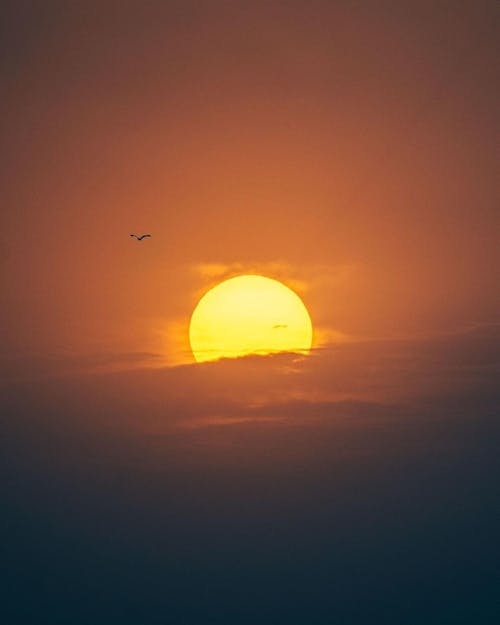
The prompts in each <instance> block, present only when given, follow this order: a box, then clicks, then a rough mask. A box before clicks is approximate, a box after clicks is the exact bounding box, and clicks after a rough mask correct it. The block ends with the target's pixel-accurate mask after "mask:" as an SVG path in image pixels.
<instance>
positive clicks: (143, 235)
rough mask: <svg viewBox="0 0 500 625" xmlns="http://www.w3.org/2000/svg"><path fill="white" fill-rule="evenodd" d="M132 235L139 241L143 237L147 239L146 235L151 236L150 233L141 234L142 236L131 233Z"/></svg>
mask: <svg viewBox="0 0 500 625" xmlns="http://www.w3.org/2000/svg"><path fill="white" fill-rule="evenodd" d="M130 236H131V237H135V238H136V239H137V240H138V241H142V240H143V239H145V238H146V237H150V236H151V235H150V234H141V236H140V237H138V236H137V235H136V234H131V235H130Z"/></svg>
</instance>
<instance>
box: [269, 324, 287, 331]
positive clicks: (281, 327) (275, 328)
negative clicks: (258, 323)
mask: <svg viewBox="0 0 500 625" xmlns="http://www.w3.org/2000/svg"><path fill="white" fill-rule="evenodd" d="M285 328H288V325H287V324H286V323H277V324H276V325H275V326H273V330H284V329H285Z"/></svg>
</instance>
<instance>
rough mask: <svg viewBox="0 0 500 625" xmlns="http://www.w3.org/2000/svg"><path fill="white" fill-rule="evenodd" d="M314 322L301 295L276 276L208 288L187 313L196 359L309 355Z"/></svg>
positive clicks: (248, 277)
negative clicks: (248, 355)
mask: <svg viewBox="0 0 500 625" xmlns="http://www.w3.org/2000/svg"><path fill="white" fill-rule="evenodd" d="M312 335H313V329H312V323H311V318H310V316H309V313H308V312H307V309H306V307H305V306H304V303H303V302H302V300H301V299H300V297H299V296H298V295H297V294H296V293H295V292H294V291H292V290H291V289H290V288H289V287H287V286H285V285H284V284H282V283H281V282H278V281H277V280H273V279H272V278H266V277H264V276H259V275H243V276H236V277H235V278H230V279H229V280H225V281H224V282H221V283H220V284H218V285H217V286H215V287H214V288H212V289H210V290H209V291H208V292H207V293H205V295H204V296H203V297H202V298H201V299H200V301H199V302H198V305H197V306H196V308H195V309H194V311H193V314H192V316H191V323H190V325H189V341H190V344H191V350H192V352H193V355H194V357H195V360H196V361H197V362H204V361H207V360H217V359H218V358H236V357H239V356H245V355H247V354H272V353H276V352H299V353H307V352H308V351H309V349H310V348H311V345H312Z"/></svg>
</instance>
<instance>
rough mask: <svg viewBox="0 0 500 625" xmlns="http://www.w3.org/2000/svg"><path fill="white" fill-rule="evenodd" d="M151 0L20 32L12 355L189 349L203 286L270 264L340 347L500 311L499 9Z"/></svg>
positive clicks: (9, 306)
mask: <svg viewBox="0 0 500 625" xmlns="http://www.w3.org/2000/svg"><path fill="white" fill-rule="evenodd" d="M385 4H386V3H382V5H384V7H385ZM127 6H128V8H123V7H122V6H121V5H120V7H119V10H117V5H116V4H114V3H109V4H106V8H103V7H102V5H101V3H95V4H94V3H85V4H84V6H83V7H80V8H75V7H76V5H75V7H73V8H70V7H67V6H62V7H61V9H60V11H59V12H57V13H55V12H53V13H51V14H50V15H49V14H48V13H47V14H46V13H44V11H43V9H41V8H40V9H39V10H38V11H31V12H27V11H25V12H24V13H23V12H22V11H18V12H16V13H15V15H14V17H15V23H14V26H15V28H14V26H12V30H13V31H15V32H16V35H15V38H14V36H13V35H9V33H6V37H5V42H4V44H3V45H4V47H5V51H6V52H5V54H4V55H3V57H4V61H3V63H4V65H5V69H6V72H5V77H4V93H5V95H4V97H3V98H2V102H1V103H0V107H1V112H2V126H3V133H2V134H3V137H4V139H3V141H4V149H3V167H2V190H1V193H2V205H3V207H4V210H3V220H2V239H1V265H0V271H1V276H2V290H3V305H2V311H1V324H0V325H1V327H2V334H3V336H2V342H3V345H4V349H5V352H6V355H7V356H9V357H17V356H19V355H23V356H27V357H29V356H30V355H36V356H37V357H43V356H47V357H64V356H65V355H71V356H75V355H87V356H88V355H95V354H103V353H112V354H115V353H125V354H128V353H135V352H152V353H155V354H161V355H162V356H164V357H165V358H166V359H167V360H168V361H169V362H179V360H182V359H183V358H185V356H186V350H187V343H186V342H185V337H186V334H185V327H186V323H187V321H188V319H189V316H190V314H191V312H192V309H193V307H194V305H195V304H196V301H197V298H198V297H199V295H200V294H201V293H202V292H203V291H204V290H205V289H207V288H208V287H209V286H211V285H213V284H214V283H216V282H217V280H218V279H219V278H222V277H225V276H227V275H234V274H235V273H244V272H247V271H257V272H261V273H263V274H265V275H269V276H270V277H275V278H277V279H281V280H283V281H285V282H286V283H288V284H291V285H294V286H295V287H296V288H297V290H298V292H299V293H300V294H301V296H302V297H303V299H304V301H305V303H306V305H307V307H308V309H309V310H310V313H311V316H312V319H313V323H314V325H315V327H316V329H317V336H318V337H321V340H322V341H323V342H324V341H329V340H331V338H332V337H336V336H339V333H340V334H341V335H347V336H349V337H351V338H352V337H354V338H355V339H358V338H380V337H385V338H387V337H408V336H412V337H413V336H419V335H425V336H427V335H429V334H436V333H437V334H439V333H442V332H448V331H457V330H462V329H464V328H467V327H469V326H470V325H471V324H481V323H486V322H491V321H492V320H494V319H495V318H496V315H497V308H498V300H497V297H496V292H497V279H498V275H497V269H496V268H497V266H498V251H497V248H496V246H495V243H496V240H497V236H498V213H497V210H496V209H497V205H498V188H497V185H496V184H495V179H494V173H495V168H494V145H495V140H496V138H497V135H496V133H495V124H494V121H495V120H494V113H495V106H494V98H493V96H494V87H493V84H494V79H495V70H494V63H493V59H494V53H495V45H496V42H495V37H494V31H493V28H492V26H491V15H490V13H489V9H487V8H485V7H481V8H480V9H477V10H476V9H474V8H473V5H470V6H469V7H466V8H463V9H462V10H455V9H456V7H455V9H454V8H453V7H452V6H451V5H447V4H443V5H442V6H440V7H436V6H435V3H432V4H430V3H429V4H426V3H415V5H414V6H412V8H411V10H408V7H405V10H403V9H402V8H401V9H398V8H397V7H395V6H394V5H393V4H392V3H391V7H392V8H391V10H387V9H385V8H384V10H382V7H379V9H376V8H375V7H369V6H363V4H358V5H356V3H347V2H346V3H338V4H336V5H335V6H334V7H332V3H329V2H314V1H313V2H311V3H308V4H307V8H304V4H303V3H300V2H289V3H285V4H284V5H280V4H278V3H276V4H274V3H265V2H254V3H251V4H250V3H248V4H247V3H245V4H244V5H239V4H238V3H234V2H213V3H206V4H203V3H202V4H201V6H200V5H198V4H196V5H195V4H194V3H189V2H179V3H169V4H162V3H150V4H148V5H147V6H146V7H144V6H142V4H138V5H134V4H131V5H127ZM388 6H389V5H388ZM485 6H486V5H485ZM430 11H432V20H429V19H428V18H429V15H430V13H429V12H430ZM16 29H17V30H16ZM139 231H140V232H143V231H147V232H152V234H153V238H152V239H150V240H147V241H144V242H142V243H141V244H137V242H136V241H135V240H132V239H130V238H129V233H130V232H139ZM214 266H215V267H214Z"/></svg>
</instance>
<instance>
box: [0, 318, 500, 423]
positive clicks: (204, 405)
mask: <svg viewBox="0 0 500 625" xmlns="http://www.w3.org/2000/svg"><path fill="white" fill-rule="evenodd" d="M499 346H500V333H499V332H498V326H496V325H489V326H480V327H475V328H468V329H466V330H464V331H463V332H461V333H456V334H450V335H447V336H438V337H432V338H426V339H412V340H410V339H407V340H398V341H387V340H378V341H364V342H348V343H343V344H339V345H334V346H329V347H325V348H322V349H317V350H314V351H313V352H312V355H311V356H308V357H304V356H297V355H296V354H286V353H284V354H275V355H271V356H249V357H246V358H240V359H224V360H220V361H218V362H207V363H203V364H189V365H183V366H176V367H161V366H160V365H161V357H160V356H159V355H157V354H148V353H136V354H106V355H100V356H99V357H95V356H94V357H86V358H83V359H80V360H79V359H76V358H67V359H62V358H59V359H58V360H57V361H56V362H55V363H54V362H51V363H44V362H43V361H41V360H38V361H36V362H32V364H31V368H29V367H27V365H26V362H22V363H21V362H19V363H18V368H17V371H16V372H15V375H12V373H13V372H12V371H11V377H10V379H9V380H10V381H9V380H7V381H5V382H4V386H5V393H4V396H5V397H6V398H8V401H7V400H6V402H7V403H6V404H5V405H4V409H5V410H4V413H5V414H9V413H10V415H11V416H10V419H17V418H18V415H19V414H25V415H27V417H26V418H28V419H29V418H31V417H29V415H30V414H31V415H34V414H37V415H40V414H41V415H43V414H45V415H50V414H53V415H59V417H56V416H54V417H53V418H61V419H63V420H64V421H66V420H70V421H71V420H74V421H75V422H79V423H86V424H87V425H89V424H93V425H94V427H104V428H111V429H113V428H123V427H126V428H127V429H128V430H129V431H137V432H142V433H147V432H150V433H156V434H158V433H162V432H168V431H172V430H175V429H176V428H191V429H192V428H203V427H213V426H218V427H221V426H223V425H227V426H236V425H238V426H239V425H241V424H243V423H246V424H248V423H256V424H261V425H262V424H264V423H268V424H269V423H275V424H277V425H278V424H279V425H280V426H281V427H298V426H304V427H306V426H310V425H311V424H315V426H318V427H326V426H327V425H328V424H329V423H338V422H342V421H346V420H347V421H349V422H351V421H353V420H354V421H356V420H360V419H361V420H363V419H368V420H372V421H373V420H375V421H377V420H378V421H379V420H381V419H382V420H383V419H387V418H396V417H397V418H399V419H405V420H406V419H407V420H414V419H418V418H419V417H421V416H422V415H430V414H435V413H436V412H439V410H442V411H443V414H450V415H451V414H454V413H460V411H461V406H462V405H464V406H465V405H467V406H472V405H473V404H474V402H475V404H476V405H477V406H478V409H480V410H482V411H483V412H484V411H485V414H486V413H488V414H489V412H488V411H491V406H492V404H493V403H494V402H495V401H496V400H497V399H498V395H497V390H496V389H497V379H498V374H499V369H500V365H499V359H498V354H499V353H500V350H499V349H498V347H499ZM145 363H147V365H148V366H147V367H145V366H144V365H145ZM4 365H5V363H4ZM49 365H50V366H54V367H55V370H54V374H53V376H52V377H51V376H47V375H46V374H45V375H44V371H45V372H46V371H47V369H48V366H49ZM104 369H106V371H107V372H106V373H103V370H104ZM110 369H112V370H113V371H112V372H110V371H109V370H110ZM90 371H92V374H90V373H89V372H90ZM54 401H55V402H56V406H57V409H54V406H53V405H52V402H54ZM438 407H439V410H438ZM51 418H52V417H51Z"/></svg>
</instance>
